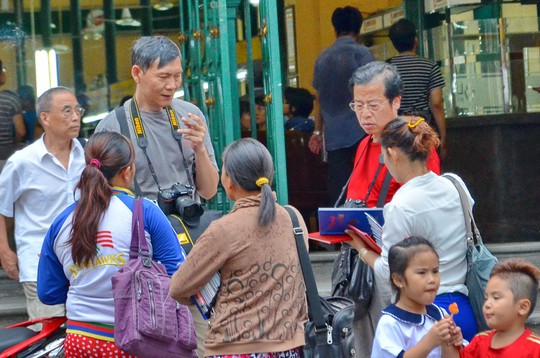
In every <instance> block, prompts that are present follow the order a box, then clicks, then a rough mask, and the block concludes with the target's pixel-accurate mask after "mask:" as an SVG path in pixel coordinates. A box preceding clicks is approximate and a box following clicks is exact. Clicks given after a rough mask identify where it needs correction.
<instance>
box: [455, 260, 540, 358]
mask: <svg viewBox="0 0 540 358" xmlns="http://www.w3.org/2000/svg"><path fill="white" fill-rule="evenodd" d="M539 281H540V270H538V268H537V267H536V266H534V265H532V264H530V263H528V262H526V261H525V260H522V259H509V260H506V261H503V262H500V263H498V264H497V265H495V267H493V270H492V271H491V276H490V278H489V281H488V283H487V286H486V293H485V295H486V301H485V302H484V306H483V309H482V310H483V311H484V317H485V318H486V322H487V325H488V326H489V328H491V331H485V332H481V333H478V334H477V335H476V336H475V337H474V338H473V340H472V341H471V343H470V344H469V345H468V346H466V347H465V348H464V349H463V350H462V351H461V357H462V358H484V357H490V358H506V357H512V358H532V357H540V336H539V335H537V334H535V333H533V332H532V331H531V329H530V328H527V327H526V326H525V322H526V321H527V319H528V318H529V316H530V315H531V314H532V313H533V311H534V308H535V307H536V301H537V299H538V284H539Z"/></svg>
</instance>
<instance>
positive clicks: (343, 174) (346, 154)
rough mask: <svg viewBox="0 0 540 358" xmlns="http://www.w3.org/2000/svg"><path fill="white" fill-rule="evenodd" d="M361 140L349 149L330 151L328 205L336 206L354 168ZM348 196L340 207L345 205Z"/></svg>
mask: <svg viewBox="0 0 540 358" xmlns="http://www.w3.org/2000/svg"><path fill="white" fill-rule="evenodd" d="M359 143H360V140H359V141H358V142H356V143H355V144H354V145H352V146H351V147H348V148H340V149H338V150H332V151H328V200H329V202H328V205H329V206H334V204H335V203H336V200H337V199H338V198H339V195H340V194H341V190H342V189H343V186H344V185H345V183H347V180H348V179H349V176H350V175H351V173H352V169H353V166H354V157H355V156H356V150H357V149H358V144H359ZM345 196H346V195H343V198H342V200H341V202H340V203H339V205H341V204H343V202H344V201H345V199H346V197H345Z"/></svg>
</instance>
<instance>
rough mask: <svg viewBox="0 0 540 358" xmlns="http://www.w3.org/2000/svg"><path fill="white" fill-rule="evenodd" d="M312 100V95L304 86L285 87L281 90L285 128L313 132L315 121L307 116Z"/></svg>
mask: <svg viewBox="0 0 540 358" xmlns="http://www.w3.org/2000/svg"><path fill="white" fill-rule="evenodd" d="M313 100H314V97H313V95H312V94H311V93H310V92H309V91H308V90H307V89H305V88H296V87H287V88H285V91H284V92H283V114H284V115H285V116H286V118H287V120H286V122H285V130H289V131H299V132H306V133H311V132H313V129H314V128H315V121H314V120H313V119H311V118H309V115H310V114H311V111H313Z"/></svg>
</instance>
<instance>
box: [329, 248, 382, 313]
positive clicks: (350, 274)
mask: <svg viewBox="0 0 540 358" xmlns="http://www.w3.org/2000/svg"><path fill="white" fill-rule="evenodd" d="M331 282H332V296H341V297H347V298H350V299H351V300H352V301H353V302H355V303H356V305H355V307H354V315H355V317H356V319H359V318H362V317H364V316H365V315H366V314H367V312H368V310H369V306H370V305H371V297H372V296H373V286H374V283H375V274H374V273H373V269H372V268H371V267H370V266H369V265H367V264H366V263H365V262H364V261H362V260H361V259H360V258H359V257H358V251H356V250H355V249H354V248H353V247H352V246H351V245H349V244H347V243H343V244H342V245H341V251H340V253H339V256H338V257H337V258H336V259H335V260H334V268H333V270H332V280H331Z"/></svg>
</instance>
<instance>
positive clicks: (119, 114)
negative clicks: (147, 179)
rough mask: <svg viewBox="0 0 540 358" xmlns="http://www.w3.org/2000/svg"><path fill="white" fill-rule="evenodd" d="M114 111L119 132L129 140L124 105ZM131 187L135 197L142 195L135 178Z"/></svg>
mask: <svg viewBox="0 0 540 358" xmlns="http://www.w3.org/2000/svg"><path fill="white" fill-rule="evenodd" d="M114 113H116V120H117V121H118V124H119V125H120V133H121V134H122V135H123V136H124V137H126V138H127V139H129V140H131V136H130V134H129V127H128V123H127V117H126V110H125V109H124V106H119V107H116V109H115V110H114ZM133 187H134V188H135V196H136V197H137V198H140V197H142V190H141V187H140V186H139V182H137V178H133Z"/></svg>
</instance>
